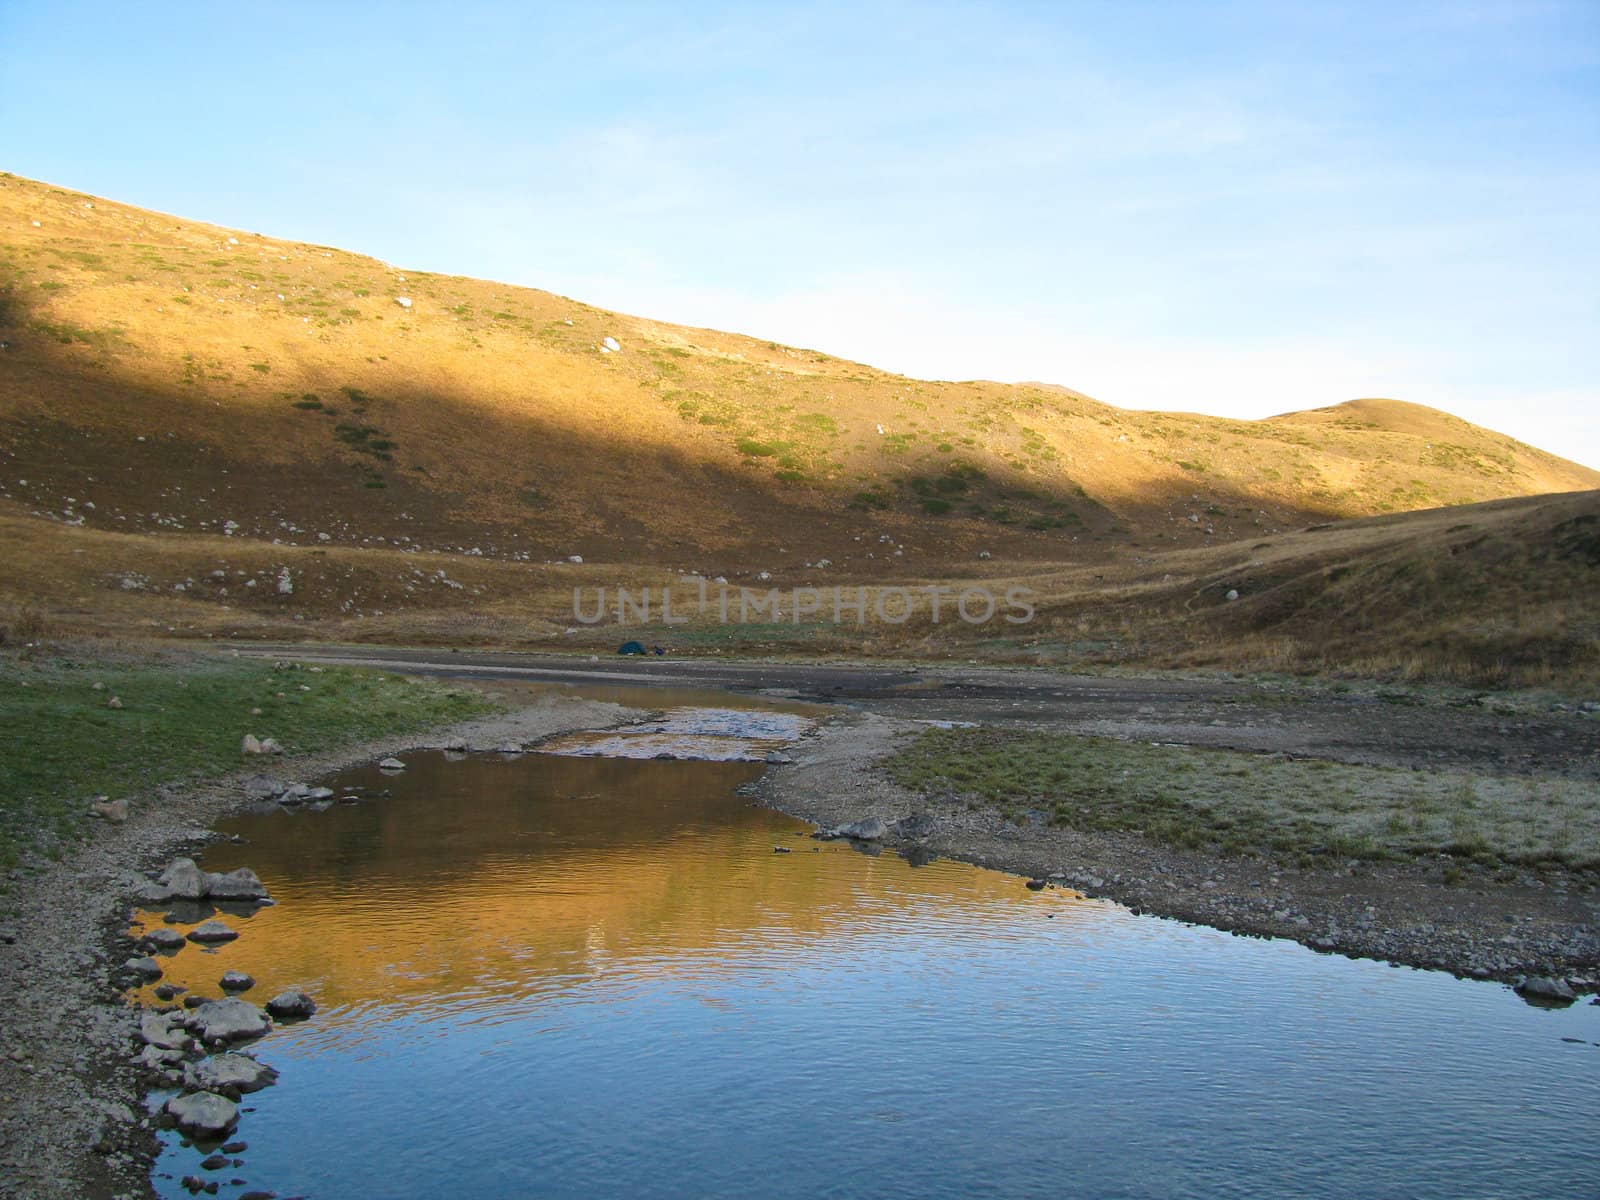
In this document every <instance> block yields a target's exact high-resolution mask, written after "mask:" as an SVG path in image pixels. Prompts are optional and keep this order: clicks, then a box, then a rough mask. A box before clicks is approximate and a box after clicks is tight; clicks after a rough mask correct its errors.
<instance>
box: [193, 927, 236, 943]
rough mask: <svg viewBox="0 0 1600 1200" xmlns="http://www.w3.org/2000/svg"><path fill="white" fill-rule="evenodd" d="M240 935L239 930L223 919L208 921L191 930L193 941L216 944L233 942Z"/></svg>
mask: <svg viewBox="0 0 1600 1200" xmlns="http://www.w3.org/2000/svg"><path fill="white" fill-rule="evenodd" d="M238 936H239V931H238V930H237V929H234V928H232V927H230V926H228V925H225V924H223V923H222V922H221V921H206V922H204V923H203V924H201V925H197V926H195V928H193V929H191V930H190V931H189V940H190V941H191V942H201V943H205V944H208V945H209V944H214V943H217V942H231V941H233V939H234V938H236V937H238Z"/></svg>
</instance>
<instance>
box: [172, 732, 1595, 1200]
mask: <svg viewBox="0 0 1600 1200" xmlns="http://www.w3.org/2000/svg"><path fill="white" fill-rule="evenodd" d="M405 757H406V758H407V761H408V762H409V763H410V764H411V765H410V769H409V770H407V771H406V772H404V773H403V774H400V775H383V774H381V773H379V772H378V771H377V770H376V769H373V768H363V769H360V770H356V771H351V772H347V773H345V774H343V775H340V776H337V777H335V779H334V780H330V781H328V782H329V783H330V786H338V787H340V790H343V785H346V784H354V785H357V786H362V787H366V788H368V789H371V794H369V795H368V796H367V798H364V799H361V800H360V801H358V802H355V803H339V804H334V805H333V806H332V807H329V808H327V809H326V810H325V811H321V812H312V811H307V810H300V811H289V810H277V809H274V810H273V811H270V812H263V813H260V814H253V815H248V816H243V817H240V818H238V819H236V820H234V821H231V822H229V823H228V825H227V831H228V832H232V833H238V834H240V835H242V836H243V837H244V838H245V839H247V840H246V843H245V844H242V845H232V844H227V843H223V844H219V845H217V846H215V847H213V848H211V849H210V850H208V852H207V854H206V859H205V865H206V866H207V868H208V869H211V870H227V869H230V868H232V867H235V866H250V867H253V868H254V869H255V870H256V871H257V872H258V873H259V874H260V875H261V877H262V878H263V879H264V880H265V881H266V882H267V883H268V885H269V886H270V887H271V889H272V892H273V895H274V896H275V897H276V898H277V900H278V905H277V906H276V907H272V908H267V909H263V910H261V911H260V912H258V913H256V914H255V915H254V916H251V917H249V918H241V917H237V916H225V917H224V919H225V920H228V921H229V922H230V923H232V924H234V925H235V927H236V928H238V929H240V930H241V931H242V935H243V936H241V937H240V938H239V939H238V940H237V941H235V942H232V943H229V944H227V945H225V946H223V947H221V948H220V949H218V950H216V951H202V950H200V949H199V948H197V947H194V946H188V947H186V948H185V949H184V950H182V951H181V952H180V953H179V954H178V955H177V956H176V957H174V958H172V959H169V960H167V965H168V966H169V972H168V980H169V981H171V982H179V983H185V984H188V985H190V986H191V987H192V988H194V989H195V990H199V991H202V992H205V993H206V994H209V995H216V994H218V991H217V988H216V979H217V978H218V977H219V976H220V975H221V973H222V971H223V970H225V969H227V968H230V967H235V968H238V969H241V970H245V971H248V972H249V973H251V974H252V975H255V976H256V977H257V979H258V980H259V983H258V985H257V987H256V988H255V990H253V991H252V992H249V993H247V996H248V998H250V999H252V1000H255V1001H256V1002H258V1003H260V1002H264V1001H265V1000H266V999H267V998H268V997H270V996H271V995H273V994H275V993H276V991H278V990H279V989H281V988H282V987H285V986H288V985H291V984H297V985H303V986H305V987H307V988H308V990H310V991H311V992H312V993H313V995H315V996H316V997H317V999H318V1001H319V1004H320V1005H321V1008H320V1011H319V1012H318V1013H317V1015H316V1016H315V1017H313V1018H312V1019H311V1020H309V1021H307V1022H304V1023H301V1024H295V1025H290V1026H285V1027H283V1028H280V1029H278V1030H276V1031H274V1032H273V1033H272V1034H270V1035H269V1036H268V1037H266V1038H265V1039H263V1040H262V1041H260V1042H258V1043H256V1046H255V1048H254V1052H255V1053H256V1054H257V1055H258V1056H259V1057H261V1058H263V1059H264V1060H266V1061H267V1062H270V1063H271V1064H272V1065H274V1066H276V1067H277V1068H278V1069H279V1070H280V1071H281V1072H282V1079H281V1082H280V1083H279V1084H278V1085H277V1086H276V1087H273V1088H270V1089H268V1090H266V1091H264V1092H260V1093H257V1094H255V1095H253V1096H250V1097H247V1098H246V1104H247V1105H248V1106H249V1107H251V1108H252V1109H253V1110H254V1111H251V1112H248V1113H247V1114H246V1115H245V1116H244V1118H243V1122H242V1124H241V1126H240V1129H239V1132H238V1134H237V1136H238V1137H240V1138H242V1139H244V1140H245V1141H247V1142H248V1143H249V1149H248V1151H246V1152H245V1153H244V1154H243V1156H242V1157H243V1158H244V1160H245V1163H244V1166H243V1167H241V1168H239V1169H237V1170H234V1169H227V1170H223V1171H221V1172H219V1173H217V1175H215V1176H211V1177H215V1178H220V1179H222V1180H227V1179H231V1178H234V1177H238V1178H243V1179H247V1180H248V1181H249V1182H248V1186H249V1187H253V1188H269V1189H271V1190H273V1191H276V1192H278V1193H279V1194H280V1195H282V1196H290V1195H295V1194H305V1195H307V1196H313V1197H322V1198H324V1200H334V1198H339V1200H357V1198H362V1197H385V1198H388V1197H410V1196H417V1197H424V1196H425V1197H437V1196H473V1197H525V1196H535V1195H537V1196H590V1195H596V1194H599V1193H619V1194H631V1195H639V1196H728V1197H732V1196H750V1195H763V1196H831V1197H857V1196H861V1197H865V1196H873V1197H880V1196H891V1197H892V1196H906V1197H911V1196H926V1195H930V1194H932V1195H952V1194H962V1195H995V1196H1008V1197H1014V1196H1033V1195H1046V1194H1048V1195H1052V1196H1059V1195H1068V1196H1087V1197H1108V1198H1109V1197H1142V1196H1151V1197H1155V1196H1215V1195H1228V1196H1274V1197H1276V1196H1290V1195H1294V1196H1351V1195H1405V1196H1408V1197H1430V1196H1439V1197H1447V1196H1448V1197H1455V1196H1493V1195H1505V1194H1511V1193H1520V1194H1525V1195H1541V1196H1576V1195H1594V1194H1595V1193H1596V1188H1597V1185H1600V1141H1597V1138H1596V1131H1597V1125H1596V1117H1595V1114H1596V1113H1597V1112H1600V1046H1597V1045H1596V1044H1595V1043H1600V1008H1596V1007H1593V1006H1589V1005H1587V1004H1584V1005H1580V1006H1576V1007H1574V1008H1570V1009H1567V1010H1564V1011H1543V1010H1537V1009H1533V1008H1530V1007H1528V1006H1526V1005H1525V1004H1523V1003H1522V1002H1521V1001H1520V1000H1518V999H1517V998H1516V997H1515V996H1514V995H1512V994H1511V993H1510V992H1509V991H1507V990H1506V989H1505V988H1503V987H1500V986H1498V985H1490V984H1473V983H1467V982H1462V981H1458V980H1455V979H1452V978H1450V977H1449V976H1444V975H1439V974H1434V973H1427V972H1420V971H1413V970H1400V969H1392V968H1388V967H1384V966H1381V965H1378V964H1375V963H1367V962H1352V961H1349V960H1346V959H1342V958H1336V957H1331V956H1324V955H1318V954H1315V953H1312V952H1310V951H1308V950H1305V949H1303V948H1301V947H1299V946H1296V945H1294V944H1293V943H1288V942H1275V941H1259V940H1251V939H1242V938H1234V937H1230V936H1228V935H1225V934H1221V933H1217V932H1215V931H1212V930H1207V929H1196V928H1190V927H1186V926H1183V925H1180V924H1177V923H1175V922H1169V921H1161V920H1156V919H1153V918H1150V917H1135V916H1132V915H1131V914H1129V913H1128V912H1126V911H1125V910H1122V909H1119V908H1117V907H1115V906H1113V905H1109V904H1104V903H1100V902H1094V901H1089V900H1084V899H1081V898H1079V897H1077V896H1075V895H1073V894H1072V893H1069V892H1060V891H1046V892H1042V893H1030V892H1028V891H1026V890H1025V889H1024V888H1023V887H1022V881H1021V880H1019V879H1017V878H1016V877H1014V876H1006V875H1000V874H996V873H994V872H988V871H983V870H979V869H977V868H974V867H969V866H965V865H962V864H958V863H949V862H937V863H933V864H930V865H927V866H923V867H920V868H914V867H912V866H910V865H909V864H908V863H906V862H905V861H903V860H902V859H900V858H898V857H895V856H893V855H891V854H885V855H883V856H881V857H868V856H866V855H864V854H861V853H858V852H856V851H854V850H852V849H850V848H849V847H848V846H846V845H843V844H840V843H827V844H820V843H817V842H814V841H812V840H811V839H810V838H809V837H807V836H806V833H807V829H808V827H806V826H804V825H803V824H801V823H800V822H797V821H794V820H791V819H789V818H787V817H784V816H781V815H779V814H775V813H771V812H767V811H765V810H761V809H756V808H752V807H750V806H749V805H748V803H747V802H746V801H744V800H742V799H741V798H739V797H737V796H736V795H734V794H733V789H734V788H735V787H736V786H737V785H738V784H739V783H741V782H743V781H745V780H748V779H751V778H753V777H754V775H755V774H756V772H757V771H758V770H759V769H760V768H759V767H756V766H753V765H749V764H741V763H723V762H711V763H707V762H693V763H691V762H667V761H659V762H658V761H626V760H616V759H604V758H591V757H557V756H550V755H526V756H521V757H510V758H503V757H501V756H498V755H474V756H469V757H460V756H445V755H439V754H415V755H407V756H405ZM452 759H453V760H454V761H452ZM385 789H387V790H388V791H389V792H390V794H389V795H387V796H380V795H377V794H376V793H378V792H381V791H383V790H385ZM775 845H778V846H785V847H787V848H789V849H790V850H791V851H792V852H791V853H788V854H779V853H774V849H773V848H774V846H775ZM149 919H150V920H154V921H159V920H160V919H161V918H160V915H159V914H150V915H149ZM182 927H183V926H180V928H182ZM1564 1038H1572V1039H1577V1040H1576V1041H1564V1040H1563V1039H1564ZM201 1157H203V1154H202V1152H201V1151H199V1150H197V1149H195V1148H192V1147H185V1146H183V1145H181V1144H180V1143H179V1141H178V1139H177V1138H176V1137H175V1136H172V1135H169V1138H168V1142H167V1148H166V1150H165V1152H164V1153H163V1155H162V1158H161V1160H160V1162H159V1163H158V1166H157V1178H156V1184H157V1187H158V1190H159V1191H160V1192H161V1194H162V1195H165V1196H174V1197H177V1196H183V1195H186V1193H184V1192H183V1191H182V1189H181V1188H180V1187H179V1185H178V1183H177V1180H178V1179H179V1178H180V1177H181V1176H183V1175H185V1174H190V1173H195V1174H200V1175H203V1176H206V1175H208V1173H207V1172H204V1171H201V1170H199V1169H198V1162H199V1160H200V1158H201ZM242 1190H243V1188H242V1187H230V1186H228V1185H227V1184H226V1183H224V1186H223V1189H222V1195H224V1196H227V1195H237V1194H238V1193H239V1192H240V1191H242Z"/></svg>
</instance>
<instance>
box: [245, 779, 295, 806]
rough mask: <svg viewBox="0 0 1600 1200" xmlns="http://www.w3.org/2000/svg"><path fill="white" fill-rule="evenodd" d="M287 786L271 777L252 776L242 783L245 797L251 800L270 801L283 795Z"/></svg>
mask: <svg viewBox="0 0 1600 1200" xmlns="http://www.w3.org/2000/svg"><path fill="white" fill-rule="evenodd" d="M288 786H289V785H288V784H286V783H284V782H283V780H281V779H274V778H273V777H272V776H271V775H252V776H251V777H250V778H249V779H246V780H245V781H244V791H245V795H247V796H249V797H250V798H251V799H253V800H270V799H272V798H274V797H276V796H281V795H283V792H284V789H285V788H287V787H288Z"/></svg>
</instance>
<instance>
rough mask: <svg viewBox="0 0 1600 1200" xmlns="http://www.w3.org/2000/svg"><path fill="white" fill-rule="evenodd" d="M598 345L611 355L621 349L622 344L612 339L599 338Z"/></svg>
mask: <svg viewBox="0 0 1600 1200" xmlns="http://www.w3.org/2000/svg"><path fill="white" fill-rule="evenodd" d="M600 344H601V345H602V346H604V347H605V348H606V349H607V350H609V351H611V353H613V354H615V353H616V352H617V351H618V350H621V349H622V344H621V343H620V342H618V341H617V339H616V338H614V337H607V338H601V339H600Z"/></svg>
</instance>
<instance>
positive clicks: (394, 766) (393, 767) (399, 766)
mask: <svg viewBox="0 0 1600 1200" xmlns="http://www.w3.org/2000/svg"><path fill="white" fill-rule="evenodd" d="M378 769H379V770H380V771H404V770H405V769H406V765H405V763H403V762H401V761H400V760H399V759H398V758H386V759H384V760H383V761H382V762H380V763H379V764H378Z"/></svg>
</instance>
